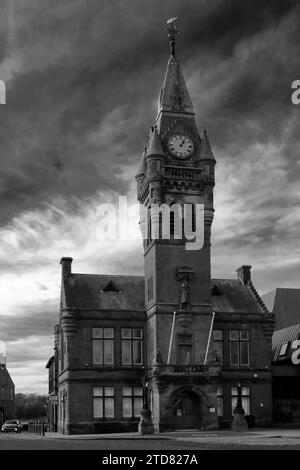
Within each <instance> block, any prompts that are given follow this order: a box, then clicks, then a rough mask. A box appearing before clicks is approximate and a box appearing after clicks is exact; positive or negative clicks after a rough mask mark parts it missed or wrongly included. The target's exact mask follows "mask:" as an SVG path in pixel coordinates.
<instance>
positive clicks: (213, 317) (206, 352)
mask: <svg viewBox="0 0 300 470" xmlns="http://www.w3.org/2000/svg"><path fill="white" fill-rule="evenodd" d="M215 314H216V313H215V312H213V313H212V319H211V324H210V329H209V335H208V340H207V346H206V351H205V358H204V365H205V364H206V361H207V356H208V350H209V345H210V340H211V334H212V329H213V326H214V319H215Z"/></svg>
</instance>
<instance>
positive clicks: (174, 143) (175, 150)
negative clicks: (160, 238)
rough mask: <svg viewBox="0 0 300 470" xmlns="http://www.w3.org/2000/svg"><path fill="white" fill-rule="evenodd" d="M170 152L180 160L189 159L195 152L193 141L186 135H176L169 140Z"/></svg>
mask: <svg viewBox="0 0 300 470" xmlns="http://www.w3.org/2000/svg"><path fill="white" fill-rule="evenodd" d="M168 148H169V150H170V152H171V153H172V154H173V155H174V156H175V157H178V158H187V157H189V156H190V155H192V153H193V152H194V144H193V142H192V140H191V139H190V138H189V137H188V136H187V135H184V134H175V135H172V137H170V139H169V140H168Z"/></svg>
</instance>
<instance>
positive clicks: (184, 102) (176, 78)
mask: <svg viewBox="0 0 300 470" xmlns="http://www.w3.org/2000/svg"><path fill="white" fill-rule="evenodd" d="M158 107H159V111H160V109H162V110H163V111H174V112H180V111H181V112H188V113H192V112H193V104H192V101H191V98H190V95H189V92H188V89H187V86H186V83H185V80H184V77H183V73H182V71H181V68H180V65H179V62H178V61H177V60H176V58H175V57H174V56H172V55H171V56H170V59H169V62H168V65H167V71H166V75H165V80H164V84H163V88H162V90H161V93H160V97H159V103H158Z"/></svg>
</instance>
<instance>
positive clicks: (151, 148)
mask: <svg viewBox="0 0 300 470" xmlns="http://www.w3.org/2000/svg"><path fill="white" fill-rule="evenodd" d="M148 155H164V151H163V148H162V145H161V141H160V137H159V135H158V132H157V128H156V127H154V129H153V132H151V134H150V138H149V144H148V148H147V155H146V157H147V156H148Z"/></svg>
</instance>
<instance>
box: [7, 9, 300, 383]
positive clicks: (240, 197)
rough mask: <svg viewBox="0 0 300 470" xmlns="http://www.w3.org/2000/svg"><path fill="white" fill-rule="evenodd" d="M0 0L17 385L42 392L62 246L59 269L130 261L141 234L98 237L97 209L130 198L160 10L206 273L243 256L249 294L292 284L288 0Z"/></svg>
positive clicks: (294, 38)
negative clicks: (205, 221)
mask: <svg viewBox="0 0 300 470" xmlns="http://www.w3.org/2000/svg"><path fill="white" fill-rule="evenodd" d="M2 3H3V7H2V6H1V9H2V14H1V18H0V79H2V80H6V83H7V105H5V106H0V141H1V171H0V198H1V213H0V294H1V312H0V322H1V324H0V340H3V341H5V343H6V349H7V356H8V360H9V367H10V370H11V372H12V376H13V379H14V380H15V382H16V384H17V391H43V392H46V382H47V377H46V370H45V368H44V366H45V363H46V362H47V359H48V357H49V356H50V355H51V354H52V346H53V336H52V331H53V327H54V325H55V323H56V322H57V320H58V306H59V305H58V304H59V288H60V266H59V259H60V258H61V257H62V256H73V257H74V266H73V269H74V271H75V272H94V273H109V272H110V273H118V272H121V273H129V274H142V272H143V257H142V249H141V246H142V245H141V241H140V240H136V239H133V238H131V239H130V240H128V241H126V240H118V241H113V242H112V241H108V240H106V241H103V240H101V239H100V238H99V233H98V231H97V228H98V224H99V217H98V216H97V207H98V205H99V204H100V203H103V202H112V203H116V201H117V199H118V196H119V195H126V194H127V195H128V197H129V205H130V206H132V205H133V204H134V202H135V182H134V174H135V169H136V168H137V165H138V162H139V159H140V156H141V154H142V151H143V148H144V145H145V142H146V139H147V134H148V128H149V126H150V125H152V124H153V122H154V119H155V113H156V100H157V97H158V93H159V89H160V87H161V85H162V80H163V76H164V69H165V66H166V62H167V59H168V43H167V38H166V33H165V31H164V29H165V23H164V22H165V19H166V18H168V17H170V16H171V15H174V16H178V17H179V21H178V27H179V29H180V33H181V34H180V36H179V37H178V47H177V50H178V56H179V58H180V60H181V64H182V68H183V70H184V75H185V77H186V80H187V83H188V87H189V90H190V94H191V97H192V100H193V103H194V108H195V111H196V114H197V121H198V125H199V129H202V128H207V130H208V134H209V137H210V140H211V143H212V146H213V149H214V152H215V156H216V159H217V161H218V163H217V167H216V172H217V173H216V182H217V184H216V188H215V208H216V213H215V221H214V226H213V246H212V266H213V276H215V277H233V276H235V273H234V271H235V269H236V268H237V267H238V266H239V265H241V264H243V263H247V264H248V263H249V264H252V265H253V267H254V275H253V277H254V281H255V284H256V287H257V288H258V290H259V291H260V292H265V291H267V290H269V289H271V288H273V287H275V286H278V285H281V286H294V287H299V283H298V279H299V268H300V245H299V237H298V234H299V229H300V209H299V199H300V190H299V177H300V157H299V155H300V152H299V151H300V137H299V112H300V107H299V106H298V107H297V106H294V105H293V104H292V103H291V98H290V97H291V83H292V81H293V80H296V79H300V76H299V52H300V50H299V49H300V47H299V45H300V28H299V26H300V21H299V18H300V15H299V13H300V8H299V5H297V3H298V2H297V1H296V0H294V1H292V0H251V1H250V0H249V1H246V0H245V1H243V2H241V1H240V0H231V1H230V2H228V1H225V0H202V1H199V0H185V1H184V2H182V1H179V0H152V1H151V2H149V1H147V0H127V1H124V0H103V1H101V2H99V0H61V1H59V2H53V1H51V0H30V1H27V2H24V1H21V0H3V2H2ZM136 222H137V219H136V218H134V217H133V218H132V226H133V227H135V228H134V229H133V231H135V230H136Z"/></svg>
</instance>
